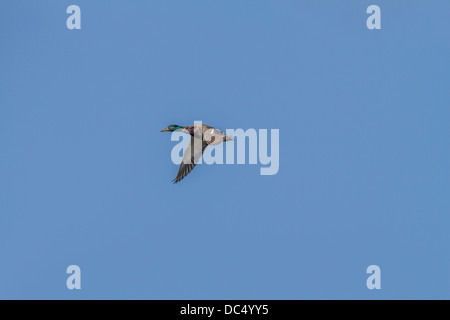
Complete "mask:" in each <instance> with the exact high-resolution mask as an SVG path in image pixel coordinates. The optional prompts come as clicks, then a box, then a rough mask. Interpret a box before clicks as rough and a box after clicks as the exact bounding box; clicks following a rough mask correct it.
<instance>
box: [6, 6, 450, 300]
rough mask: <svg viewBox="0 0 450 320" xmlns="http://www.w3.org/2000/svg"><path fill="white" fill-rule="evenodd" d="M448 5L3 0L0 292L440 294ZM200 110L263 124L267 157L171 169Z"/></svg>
mask: <svg viewBox="0 0 450 320" xmlns="http://www.w3.org/2000/svg"><path fill="white" fill-rule="evenodd" d="M71 4H76V5H78V6H80V8H81V27H82V29H81V30H68V29H67V28H66V19H67V17H68V16H69V15H68V14H66V8H67V7H68V6H69V5H71ZM371 4H377V5H379V6H380V8H381V30H372V31H371V30H368V29H367V28H366V19H367V17H368V16H369V15H368V14H366V8H367V7H368V6H369V5H371ZM449 10H450V2H448V1H444V0H442V1H423V0H421V1H406V0H404V1H381V0H379V1H356V0H353V1H331V0H330V1H299V0H298V1H287V0H282V1H274V0H271V1H267V0H262V1H206V0H204V1H197V0H195V1H181V0H179V1H174V0H171V1H153V0H152V1H143V0H141V1H137V0H134V1H106V0H104V1H99V0H96V1H82V0H78V1H56V0H51V1H50V0H48V1H32V2H31V1H3V2H2V4H1V5H0V43H1V50H0V70H1V71H0V155H1V157H0V178H1V180H0V181H1V182H0V257H1V264H0V298H2V299H449V298H450V249H449V243H450V233H449V231H448V230H449V225H450V218H449V209H450V197H449V195H450V170H449V163H450V149H449V145H450V141H449V140H450V129H449V120H450V108H449V106H450V91H449V87H448V86H449V83H450V64H449V57H450V19H448V12H449ZM196 120H201V121H203V123H205V124H208V125H211V126H214V127H217V128H218V129H221V130H225V129H228V128H230V129H231V128H233V129H235V128H243V129H248V128H255V129H279V130H280V170H279V172H278V174H277V175H274V176H261V175H260V174H259V170H260V165H237V164H236V165H212V166H208V165H199V166H198V167H197V168H195V170H194V171H193V172H192V173H191V174H190V175H189V176H188V177H187V178H186V179H185V180H183V181H182V182H181V183H179V184H176V185H174V184H172V183H171V180H172V179H173V178H174V177H175V175H176V173H177V171H178V167H177V166H176V165H174V164H172V162H171V159H170V152H171V149H172V148H173V146H174V145H175V144H176V143H175V142H172V141H170V135H169V134H166V133H160V132H159V131H160V130H161V129H163V128H165V127H166V126H167V125H168V124H171V123H175V124H180V125H190V124H192V123H193V122H194V121H196ZM72 264H76V265H79V266H80V268H81V273H82V276H81V286H82V289H81V290H68V289H67V288H66V279H67V277H68V275H67V274H66V268H67V266H69V265H72ZM372 264H375V265H378V266H380V268H381V287H382V288H381V290H368V289H367V287H366V279H367V277H368V275H367V274H366V268H367V267H368V266H369V265H372Z"/></svg>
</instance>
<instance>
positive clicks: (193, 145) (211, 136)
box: [161, 123, 234, 183]
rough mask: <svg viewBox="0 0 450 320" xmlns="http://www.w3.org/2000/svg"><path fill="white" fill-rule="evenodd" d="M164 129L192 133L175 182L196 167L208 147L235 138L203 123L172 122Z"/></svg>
mask: <svg viewBox="0 0 450 320" xmlns="http://www.w3.org/2000/svg"><path fill="white" fill-rule="evenodd" d="M164 131H170V132H174V131H180V132H184V133H187V134H189V135H191V141H190V142H189V145H188V146H187V148H186V150H185V151H184V155H183V160H182V161H181V164H180V169H178V174H177V176H176V178H175V179H173V183H178V182H180V181H181V180H182V179H183V178H184V177H186V176H187V175H188V174H189V173H190V172H191V171H192V169H194V167H195V166H196V165H197V163H198V161H199V160H200V158H201V157H202V155H203V152H204V151H205V149H206V147H208V146H215V145H218V144H220V143H222V142H224V141H233V140H234V138H233V137H230V136H227V135H226V134H225V133H223V132H222V131H220V130H219V129H216V128H213V127H210V126H207V125H205V124H201V123H198V124H194V125H193V126H187V127H183V126H179V125H176V124H171V125H169V126H167V128H165V129H162V130H161V132H164Z"/></svg>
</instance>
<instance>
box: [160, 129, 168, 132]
mask: <svg viewBox="0 0 450 320" xmlns="http://www.w3.org/2000/svg"><path fill="white" fill-rule="evenodd" d="M164 131H169V129H168V128H165V129H162V130H161V132H164Z"/></svg>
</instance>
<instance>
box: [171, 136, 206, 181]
mask: <svg viewBox="0 0 450 320" xmlns="http://www.w3.org/2000/svg"><path fill="white" fill-rule="evenodd" d="M207 146H208V144H207V143H206V142H205V141H203V140H202V139H199V138H195V137H191V141H190V143H189V145H188V146H187V148H186V150H185V151H184V155H183V160H182V161H181V164H180V169H178V174H177V176H176V178H175V179H174V180H173V183H177V182H180V181H181V180H182V179H183V178H184V177H186V176H187V175H188V174H189V173H190V172H191V171H192V169H194V167H195V166H196V165H197V163H198V161H199V160H200V158H201V156H202V154H203V152H204V151H205V149H206V147H207Z"/></svg>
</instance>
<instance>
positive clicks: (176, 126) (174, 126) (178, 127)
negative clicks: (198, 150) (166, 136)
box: [161, 124, 184, 132]
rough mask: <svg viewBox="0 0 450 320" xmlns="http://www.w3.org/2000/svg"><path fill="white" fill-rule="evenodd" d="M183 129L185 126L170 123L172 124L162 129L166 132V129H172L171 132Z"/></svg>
mask: <svg viewBox="0 0 450 320" xmlns="http://www.w3.org/2000/svg"><path fill="white" fill-rule="evenodd" d="M182 129H184V127H182V126H179V125H177V124H170V125H168V126H167V128H165V129H162V130H161V132H164V131H171V132H173V131H175V130H182Z"/></svg>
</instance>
